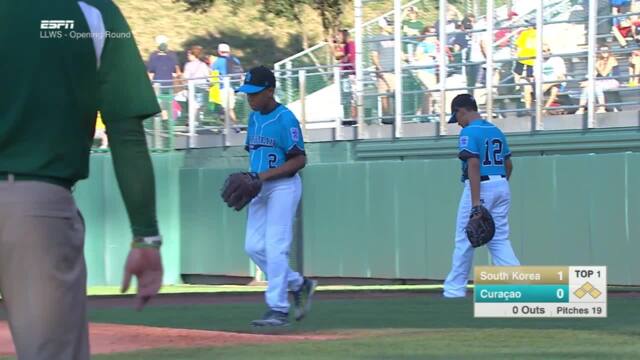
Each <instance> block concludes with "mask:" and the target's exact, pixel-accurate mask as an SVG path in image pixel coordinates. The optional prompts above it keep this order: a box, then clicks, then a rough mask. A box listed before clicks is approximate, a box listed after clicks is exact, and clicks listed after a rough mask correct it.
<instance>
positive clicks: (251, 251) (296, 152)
mask: <svg viewBox="0 0 640 360" xmlns="http://www.w3.org/2000/svg"><path fill="white" fill-rule="evenodd" d="M275 87H276V79H275V76H274V74H273V72H271V70H269V69H267V68H266V67H264V66H259V67H256V68H253V69H251V70H250V71H249V72H248V73H246V74H245V79H244V84H243V85H242V86H241V87H240V88H238V89H237V90H236V91H237V92H243V93H246V94H247V98H248V100H249V106H251V109H252V110H253V112H251V114H250V115H249V123H248V129H247V139H246V149H247V150H248V151H249V160H250V166H251V170H250V171H251V173H252V175H251V176H252V177H254V178H256V177H257V178H258V179H259V180H260V181H262V189H261V190H260V192H259V193H258V195H257V196H256V197H255V198H254V199H253V200H252V201H251V203H250V204H249V214H248V219H247V231H246V238H245V251H246V252H247V254H248V255H249V257H251V259H252V260H253V261H254V262H255V263H256V265H258V266H259V267H260V269H262V271H263V272H264V273H265V275H266V276H267V280H268V286H267V291H266V293H265V299H266V303H267V306H268V307H269V310H268V311H267V312H266V313H265V315H264V316H263V317H262V319H259V320H255V321H253V322H252V323H251V324H252V325H253V326H286V325H288V324H289V320H288V318H289V301H288V290H289V289H291V290H292V291H291V292H292V294H293V299H294V306H295V318H296V320H301V319H302V318H303V317H304V316H305V314H306V313H307V312H308V311H309V310H310V306H311V297H312V296H313V293H314V291H315V287H316V285H317V282H316V281H315V280H310V279H307V278H304V277H303V276H301V275H300V274H299V273H297V272H295V271H293V270H291V268H290V267H289V248H290V247H291V241H292V237H293V219H294V216H295V213H296V210H297V208H298V203H299V202H300V196H301V195H302V182H301V180H300V176H299V175H298V171H300V170H301V169H302V168H303V167H304V166H305V164H306V161H307V157H306V155H305V151H304V141H303V139H302V131H301V129H300V124H299V122H298V119H296V117H295V115H294V114H293V113H292V112H291V111H290V110H289V109H288V108H286V107H285V106H284V105H281V104H279V103H278V102H276V100H275V99H274V90H275Z"/></svg>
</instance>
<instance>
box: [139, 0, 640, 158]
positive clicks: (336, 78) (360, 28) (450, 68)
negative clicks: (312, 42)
mask: <svg viewBox="0 0 640 360" xmlns="http://www.w3.org/2000/svg"><path fill="white" fill-rule="evenodd" d="M372 2H375V1H374V0H369V1H367V0H358V1H355V2H354V4H355V7H356V9H355V14H356V19H355V23H356V28H354V29H350V33H351V35H352V38H353V39H354V40H355V42H356V48H360V49H361V52H359V53H357V54H356V63H355V64H353V65H354V67H355V68H356V69H358V71H359V72H357V73H356V74H355V76H354V74H353V72H348V71H345V70H344V67H343V66H341V64H339V63H337V62H336V61H335V59H334V53H333V50H332V44H329V43H325V42H323V43H319V44H317V45H316V46H313V47H311V48H310V49H308V50H306V51H304V52H301V53H299V54H296V55H294V56H291V57H289V58H286V59H283V60H281V61H279V62H277V63H276V64H275V66H274V68H275V71H276V76H277V78H278V84H279V85H278V98H279V100H280V101H281V102H282V103H284V104H286V105H287V106H289V107H290V108H291V109H292V110H293V111H294V112H295V113H296V114H297V115H298V118H299V119H300V121H301V122H302V123H303V124H304V131H305V136H306V139H307V141H332V140H351V139H369V138H399V137H430V136H446V135H455V134H457V132H458V131H459V129H458V128H457V126H456V125H455V124H453V125H448V124H446V122H445V121H443V120H445V119H446V118H447V117H448V115H449V114H448V113H447V111H448V103H449V101H450V99H452V98H453V97H454V96H455V95H456V94H459V93H463V92H470V93H473V94H474V95H475V96H476V98H477V99H478V101H479V103H480V106H481V110H482V111H483V112H484V113H485V115H487V114H490V115H491V116H487V117H488V118H490V119H491V120H492V121H494V122H495V123H496V124H498V125H499V126H500V127H501V128H503V129H504V130H505V131H506V132H528V131H542V130H544V131H551V130H567V129H587V128H603V127H625V126H638V125H639V121H640V116H639V110H640V87H638V86H631V85H633V84H632V82H630V81H629V80H632V78H630V74H629V72H628V71H629V57H630V54H631V53H632V52H633V51H634V49H637V46H638V45H637V43H636V42H634V41H633V39H631V38H629V39H627V40H628V44H627V46H626V47H622V46H621V45H620V43H619V41H616V38H615V37H614V34H613V32H612V25H611V24H612V23H615V22H616V20H617V19H621V18H624V17H628V18H637V17H638V16H640V10H639V9H638V6H632V7H631V10H630V11H631V12H630V13H628V14H617V15H612V12H611V9H610V8H609V9H607V8H597V7H595V8H596V10H595V11H590V12H589V11H587V9H585V8H586V7H587V5H588V3H589V1H576V0H544V1H539V2H533V1H517V2H514V1H510V2H507V3H506V4H505V2H498V1H487V2H486V4H485V3H484V2H482V4H480V2H477V1H462V2H457V3H458V4H462V5H458V6H457V7H452V6H450V5H449V6H448V4H447V2H446V1H437V2H436V1H425V0H411V1H399V0H396V1H385V3H387V4H388V7H389V8H388V12H386V13H384V14H382V15H381V16H375V17H372V18H363V16H362V15H361V14H363V11H362V8H364V7H366V6H367V3H372ZM592 2H593V1H592ZM379 3H380V2H379V1H378V2H377V5H379ZM593 3H595V2H593ZM538 4H542V7H538V6H537V5H538ZM480 5H482V6H480ZM410 8H415V9H416V10H417V11H418V14H419V16H420V21H422V23H424V25H434V24H433V20H434V19H437V20H443V21H438V24H437V25H438V28H436V29H435V32H434V33H429V34H424V35H408V34H406V31H405V30H406V29H404V27H403V24H404V21H405V20H406V14H407V11H408V9H410ZM467 14H472V15H474V16H475V23H474V24H473V25H472V26H470V27H468V28H462V27H459V25H460V26H461V25H462V24H463V23H464V22H465V21H466V20H467V19H466V16H465V15H467ZM487 15H491V16H490V17H491V18H492V20H493V21H487V19H489V17H488V16H487ZM398 19H400V20H401V21H400V22H398V21H395V22H394V24H393V26H392V29H391V28H390V29H391V30H392V31H391V33H387V34H384V33H383V31H384V30H383V28H384V24H385V23H386V22H391V20H398ZM540 23H542V24H543V25H542V26H539V24H540ZM532 26H534V27H535V32H536V34H537V36H536V38H535V40H534V41H535V46H534V47H533V49H534V52H535V55H534V56H530V57H520V58H518V56H517V53H518V37H519V35H520V34H521V33H522V32H523V31H524V30H525V29H527V28H530V27H532ZM540 32H542V36H541V37H540V36H539V34H540ZM430 38H432V39H431V40H429V39H430ZM454 39H466V42H467V43H468V45H467V47H466V48H463V49H457V48H455V47H454V46H452V43H454V42H455V41H457V40H454ZM486 39H489V41H487V40H486ZM398 40H399V42H398ZM483 40H484V41H485V44H486V43H490V44H491V46H488V47H489V48H490V49H491V51H490V54H489V53H487V51H486V48H485V54H483V55H482V56H479V55H478V53H477V42H478V41H483ZM385 41H386V42H389V41H394V42H395V43H398V44H402V45H401V46H396V47H395V48H396V50H395V53H394V54H393V56H394V67H393V70H392V71H390V72H389V73H392V74H395V75H396V78H397V77H398V76H399V77H400V78H401V82H400V81H397V82H395V84H394V85H401V87H400V88H398V89H397V90H395V91H381V90H380V89H379V88H378V87H377V86H376V82H377V81H378V80H379V79H380V76H381V74H380V71H376V69H375V66H374V64H373V63H372V61H371V59H372V58H371V53H372V51H374V49H376V48H377V46H378V45H379V44H380V43H381V42H385ZM428 41H432V42H433V43H435V44H437V48H436V51H435V52H434V54H433V61H431V62H430V63H429V64H425V63H424V62H420V61H416V58H415V54H416V49H417V48H418V47H420V46H421V42H428ZM442 44H445V45H444V46H443V45H442ZM543 44H544V45H547V46H549V47H550V48H551V50H552V54H551V55H552V56H556V57H559V58H561V59H562V60H563V62H564V64H565V66H566V74H565V77H564V78H563V79H562V80H546V79H545V80H544V81H535V79H537V78H543V79H544V76H543V71H544V69H543V63H544V62H545V61H546V60H547V59H548V57H549V56H548V54H547V55H545V54H543V52H542V47H543ZM604 44H607V45H608V46H609V47H610V52H611V56H612V57H614V58H615V59H616V60H617V64H618V65H617V66H616V67H615V69H614V70H613V71H612V72H611V73H610V74H606V75H607V76H605V77H599V78H596V71H595V69H596V62H597V59H598V57H599V56H600V55H601V52H602V51H601V49H600V46H601V45H604ZM474 47H476V48H474ZM458 50H460V51H459V53H458ZM456 56H457V57H456ZM396 59H399V61H396ZM527 60H530V61H532V62H534V63H536V65H534V66H533V68H534V71H533V76H532V77H530V78H529V79H528V80H526V79H525V80H522V79H520V80H519V81H518V79H516V78H515V77H514V74H513V72H512V69H513V67H514V64H515V63H517V62H519V61H523V62H526V61H527ZM398 65H399V66H398ZM478 69H480V70H479V71H480V73H479V77H478V79H477V80H476V81H475V84H470V80H469V77H470V76H471V74H472V73H475V72H476V71H478ZM589 69H593V71H591V72H590V71H589ZM420 72H430V73H433V74H435V76H436V79H437V80H436V82H435V83H434V84H430V85H429V86H428V87H427V86H426V85H425V83H424V81H421V79H420V76H419V75H420ZM487 74H488V75H487ZM349 75H351V78H350V77H349ZM525 78H526V77H525ZM196 80H197V79H192V81H186V82H185V84H184V85H183V87H182V88H181V89H178V90H179V91H174V93H172V94H171V95H164V98H160V102H161V104H164V105H163V107H173V104H175V103H176V102H177V103H178V104H181V105H182V107H181V109H182V110H184V109H186V108H189V107H193V106H194V105H197V104H196V102H195V96H194V93H195V92H196V90H197V89H198V88H201V89H200V91H208V87H209V86H211V85H210V83H209V84H205V85H202V84H199V83H197V81H196ZM603 80H608V81H609V82H611V81H612V80H613V81H615V82H617V86H615V87H613V88H610V89H609V90H607V91H605V101H606V104H604V108H605V109H606V111H605V112H602V111H596V110H597V109H600V104H597V103H596V100H597V99H596V95H595V92H594V91H588V92H586V95H588V96H589V99H590V101H589V102H588V103H587V104H588V109H587V111H585V112H584V114H580V113H578V114H576V112H577V111H578V110H579V107H578V104H579V102H580V97H581V95H582V92H583V85H584V86H585V87H586V88H594V87H595V86H596V84H598V82H599V81H603ZM222 81H228V82H229V84H230V85H232V86H233V85H237V84H238V83H239V81H240V79H239V78H237V77H236V78H228V79H222ZM213 86H216V85H213ZM527 86H530V87H531V89H532V92H533V94H532V95H533V98H534V100H533V101H532V104H531V107H530V108H526V106H525V96H524V95H525V94H524V93H525V89H526V88H527ZM553 86H555V87H557V88H558V94H557V100H556V101H555V102H554V103H553V105H552V106H551V107H545V103H546V101H547V100H548V99H549V94H548V93H545V92H544V91H543V90H544V88H546V87H553ZM396 87H397V86H396ZM488 88H490V89H492V91H487V89H488ZM358 89H360V90H358ZM536 95H537V96H536ZM537 97H540V98H541V99H542V101H535V98H537ZM385 98H389V100H387V101H390V103H391V104H392V105H390V106H389V107H390V109H387V113H384V112H383V110H385V109H384V108H385V106H387V105H386V104H385V103H384V102H385ZM425 109H430V110H429V111H428V112H427V111H425ZM248 111H249V109H248V106H247V104H246V101H243V100H242V99H239V101H238V103H237V105H236V112H237V114H238V119H241V121H245V122H246V114H247V113H248ZM425 112H426V113H425ZM169 113H170V115H171V116H170V119H169V120H168V121H167V120H162V119H160V118H156V119H151V120H149V121H148V124H147V129H148V132H149V136H150V139H151V144H152V147H154V148H156V149H170V148H171V149H173V148H189V147H208V146H223V145H227V146H228V145H238V144H242V142H243V141H244V134H243V133H242V132H239V133H238V132H237V131H233V130H232V129H231V126H230V124H229V120H228V119H226V118H225V115H224V113H223V112H221V111H220V109H219V108H218V109H216V108H215V107H212V106H210V105H203V106H199V107H198V111H179V112H176V111H175V110H174V109H173V108H172V109H171V111H169ZM353 115H355V116H353ZM240 130H242V128H240Z"/></svg>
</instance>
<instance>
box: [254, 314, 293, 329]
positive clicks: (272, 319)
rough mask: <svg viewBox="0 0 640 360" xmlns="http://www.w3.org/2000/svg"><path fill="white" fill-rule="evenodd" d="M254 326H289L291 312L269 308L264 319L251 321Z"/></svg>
mask: <svg viewBox="0 0 640 360" xmlns="http://www.w3.org/2000/svg"><path fill="white" fill-rule="evenodd" d="M251 325H252V326H257V327H262V326H274V327H279V326H289V314H288V313H284V312H280V311H275V310H268V311H267V312H266V313H265V314H264V316H262V319H260V320H253V321H252V322H251Z"/></svg>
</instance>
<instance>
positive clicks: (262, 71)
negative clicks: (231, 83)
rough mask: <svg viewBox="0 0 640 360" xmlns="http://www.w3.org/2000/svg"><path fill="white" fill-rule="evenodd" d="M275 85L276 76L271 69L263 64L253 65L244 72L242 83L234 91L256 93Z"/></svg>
mask: <svg viewBox="0 0 640 360" xmlns="http://www.w3.org/2000/svg"><path fill="white" fill-rule="evenodd" d="M275 87H276V77H275V75H273V71H271V70H269V69H268V68H267V67H265V66H258V67H254V68H253V69H251V70H249V72H247V73H246V74H244V84H242V86H240V87H239V88H237V89H236V92H243V93H246V94H257V93H259V92H262V91H264V90H265V89H268V88H275Z"/></svg>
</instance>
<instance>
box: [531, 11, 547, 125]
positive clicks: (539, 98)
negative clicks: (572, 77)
mask: <svg viewBox="0 0 640 360" xmlns="http://www.w3.org/2000/svg"><path fill="white" fill-rule="evenodd" d="M543 10H544V0H539V1H538V6H537V8H536V62H535V65H534V67H533V71H534V79H536V88H535V92H536V103H535V104H536V105H535V106H536V108H535V119H534V122H533V124H532V125H533V129H532V130H534V131H535V130H542V129H543V126H544V124H543V122H542V107H543V106H544V94H543V93H542V83H543V80H544V79H543V77H542V65H543V63H544V58H543V57H542V46H543V45H542V43H543V40H544V39H543V36H544V35H543V33H544V32H543V29H544V16H543V15H544V14H543Z"/></svg>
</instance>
